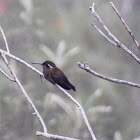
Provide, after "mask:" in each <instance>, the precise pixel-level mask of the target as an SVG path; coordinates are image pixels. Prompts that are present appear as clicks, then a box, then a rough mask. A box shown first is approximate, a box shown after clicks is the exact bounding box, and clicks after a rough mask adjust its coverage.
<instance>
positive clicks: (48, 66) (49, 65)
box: [32, 60, 56, 69]
mask: <svg viewBox="0 0 140 140" xmlns="http://www.w3.org/2000/svg"><path fill="white" fill-rule="evenodd" d="M32 64H39V65H42V67H43V68H44V69H53V68H55V67H56V65H55V64H54V63H53V62H51V61H48V60H46V61H45V62H43V63H32Z"/></svg>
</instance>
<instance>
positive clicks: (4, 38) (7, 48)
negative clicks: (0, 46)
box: [0, 26, 10, 53]
mask: <svg viewBox="0 0 140 140" xmlns="http://www.w3.org/2000/svg"><path fill="white" fill-rule="evenodd" d="M0 31H1V34H2V37H3V40H4V43H5V47H6V50H7V52H8V53H10V50H9V47H8V43H7V40H6V37H5V34H4V31H3V29H2V28H1V26H0Z"/></svg>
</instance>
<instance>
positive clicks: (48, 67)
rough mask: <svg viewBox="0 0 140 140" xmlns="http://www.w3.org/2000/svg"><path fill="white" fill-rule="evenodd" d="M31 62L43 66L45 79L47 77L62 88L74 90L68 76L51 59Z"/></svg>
mask: <svg viewBox="0 0 140 140" xmlns="http://www.w3.org/2000/svg"><path fill="white" fill-rule="evenodd" d="M32 64H40V65H42V67H43V74H44V77H45V79H47V80H48V81H49V82H51V83H52V84H54V85H55V84H58V85H59V86H61V87H62V88H64V89H67V90H70V89H72V90H74V91H76V89H75V87H74V86H73V85H72V84H71V83H70V82H69V80H68V78H67V77H66V76H65V74H64V73H63V72H62V71H61V70H60V69H59V68H57V67H56V65H55V64H54V63H53V62H51V61H48V60H47V61H45V62H44V63H42V64H41V63H32Z"/></svg>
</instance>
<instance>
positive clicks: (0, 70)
mask: <svg viewBox="0 0 140 140" xmlns="http://www.w3.org/2000/svg"><path fill="white" fill-rule="evenodd" d="M0 72H1V73H2V74H3V75H4V76H5V77H6V78H8V79H9V80H10V81H13V82H15V80H14V79H13V78H11V77H10V76H9V75H7V74H6V73H5V72H4V71H3V70H2V69H1V68H0Z"/></svg>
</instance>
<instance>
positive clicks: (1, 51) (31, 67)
mask: <svg viewBox="0 0 140 140" xmlns="http://www.w3.org/2000/svg"><path fill="white" fill-rule="evenodd" d="M0 53H3V54H5V55H7V56H8V57H10V58H12V59H14V60H16V61H18V62H20V63H21V64H23V65H25V66H26V67H27V68H30V69H31V70H33V71H34V72H36V73H38V74H39V75H41V76H43V73H42V72H40V71H39V70H37V69H36V68H34V67H33V66H31V65H30V64H28V63H27V62H25V61H23V60H22V59H20V58H18V57H16V56H14V55H12V54H11V53H8V52H6V51H4V50H2V49H0Z"/></svg>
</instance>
